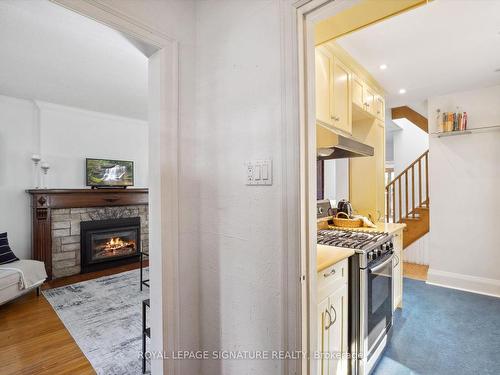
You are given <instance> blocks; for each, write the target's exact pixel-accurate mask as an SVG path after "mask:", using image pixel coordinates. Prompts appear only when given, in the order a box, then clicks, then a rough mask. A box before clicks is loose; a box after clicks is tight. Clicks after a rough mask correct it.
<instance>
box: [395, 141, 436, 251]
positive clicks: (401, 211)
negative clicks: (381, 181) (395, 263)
mask: <svg viewBox="0 0 500 375" xmlns="http://www.w3.org/2000/svg"><path fill="white" fill-rule="evenodd" d="M428 171H429V150H427V151H426V152H424V153H423V154H422V155H421V156H420V157H418V158H417V159H416V160H415V161H414V162H413V163H411V164H410V165H409V166H408V168H406V169H405V170H404V171H403V172H401V173H400V174H399V175H398V176H396V177H395V178H394V179H393V180H392V181H390V182H389V183H388V184H387V186H386V187H385V196H386V218H387V221H388V222H392V223H405V224H406V229H405V230H404V236H403V248H406V247H408V246H409V245H411V244H412V243H413V242H415V241H416V240H418V239H419V238H421V237H422V236H423V235H424V234H426V233H428V232H429V172H428Z"/></svg>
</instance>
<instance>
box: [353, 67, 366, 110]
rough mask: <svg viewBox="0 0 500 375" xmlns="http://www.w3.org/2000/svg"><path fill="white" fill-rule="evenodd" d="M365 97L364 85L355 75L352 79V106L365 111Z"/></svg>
mask: <svg viewBox="0 0 500 375" xmlns="http://www.w3.org/2000/svg"><path fill="white" fill-rule="evenodd" d="M364 98H365V96H364V83H363V81H362V80H361V79H360V78H359V77H358V76H355V75H353V77H352V104H353V105H354V106H356V107H357V108H359V109H360V110H363V109H364V107H365V104H364V103H365V99H364Z"/></svg>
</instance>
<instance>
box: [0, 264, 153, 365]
mask: <svg viewBox="0 0 500 375" xmlns="http://www.w3.org/2000/svg"><path fill="white" fill-rule="evenodd" d="M145 266H147V263H145ZM136 268H139V263H133V264H129V265H126V266H121V267H116V268H112V269H108V270H104V271H99V272H92V273H87V274H82V275H75V276H69V277H65V278H61V279H57V280H53V281H49V282H47V283H45V284H44V285H43V287H42V289H50V288H56V287H60V286H64V285H69V284H74V283H77V282H80V281H84V280H90V279H95V278H98V277H101V276H107V275H113V274H116V273H120V272H125V271H129V270H132V269H136ZM0 373H1V374H9V375H35V374H36V375H45V374H47V375H56V374H57V375H64V374H68V375H74V374H78V375H80V374H81V375H86V374H95V371H94V369H93V368H92V366H91V365H90V363H89V361H88V360H87V358H86V357H85V356H84V355H83V353H82V351H81V350H80V348H79V347H78V345H76V342H75V341H74V340H73V337H71V335H70V334H69V332H68V330H67V329H66V327H64V324H63V323H62V322H61V320H60V319H59V317H58V316H57V314H56V313H55V311H54V310H53V309H52V307H51V306H50V304H49V302H47V300H46V299H45V297H44V296H43V295H42V294H40V296H39V297H37V295H36V292H35V291H33V292H30V293H28V294H26V295H24V296H22V297H20V298H18V299H16V300H14V301H11V302H9V303H7V304H5V305H3V306H0Z"/></svg>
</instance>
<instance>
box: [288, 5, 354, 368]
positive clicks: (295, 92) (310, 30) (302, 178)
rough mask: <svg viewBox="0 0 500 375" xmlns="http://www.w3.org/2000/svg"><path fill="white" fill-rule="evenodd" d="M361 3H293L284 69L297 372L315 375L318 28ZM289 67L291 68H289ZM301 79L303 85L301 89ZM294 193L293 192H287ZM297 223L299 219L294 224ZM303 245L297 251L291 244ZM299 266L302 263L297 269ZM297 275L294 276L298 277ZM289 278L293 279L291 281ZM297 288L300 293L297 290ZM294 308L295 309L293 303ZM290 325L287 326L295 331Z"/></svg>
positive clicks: (291, 288) (289, 240)
mask: <svg viewBox="0 0 500 375" xmlns="http://www.w3.org/2000/svg"><path fill="white" fill-rule="evenodd" d="M356 2H358V0H355V1H352V0H300V1H297V2H296V3H294V5H293V7H294V8H295V9H294V18H295V22H296V27H295V28H294V33H289V35H290V37H291V38H292V39H293V40H292V41H291V42H289V44H290V45H291V46H292V47H290V50H292V51H293V53H294V56H293V59H289V60H287V61H286V62H285V66H288V69H291V70H292V71H294V72H295V80H290V79H286V80H285V84H286V86H287V90H289V92H291V93H292V95H291V96H292V99H291V101H292V103H294V104H295V106H296V107H295V108H298V113H297V114H296V117H295V119H296V121H293V122H292V123H291V124H292V125H291V126H290V128H292V127H295V128H296V132H297V137H296V138H289V139H287V143H286V150H287V155H288V157H289V159H285V160H288V162H290V160H294V159H293V158H291V159H290V156H289V155H295V156H296V155H299V160H298V163H290V164H291V165H292V166H295V165H296V164H298V166H299V168H298V170H297V168H295V169H293V168H290V167H288V169H289V173H288V174H287V175H286V177H287V178H286V179H285V181H286V183H287V185H288V186H297V182H299V185H298V186H299V190H298V192H297V194H296V195H293V196H291V197H289V198H288V199H289V200H291V201H290V203H289V207H297V202H298V204H299V206H298V207H299V210H298V213H295V212H294V213H293V214H296V215H298V217H297V218H295V216H292V215H290V212H285V213H284V214H285V215H286V219H285V220H284V221H285V222H288V223H289V224H288V225H290V227H291V228H295V227H294V226H293V225H292V224H293V221H295V223H298V227H299V230H297V231H295V232H293V233H290V234H289V238H288V252H289V254H300V258H298V260H297V258H296V257H290V255H289V258H290V259H289V263H291V264H292V265H291V266H289V268H290V269H298V270H299V272H298V275H299V277H300V280H301V285H300V286H298V285H297V286H295V284H289V288H288V294H289V295H293V294H295V295H300V297H299V301H300V303H298V305H300V309H299V311H298V314H297V325H298V326H299V329H298V332H299V335H298V339H297V347H300V348H301V350H302V351H303V352H307V354H308V355H307V356H305V357H303V359H302V363H301V368H300V369H298V370H297V374H299V373H302V374H316V373H317V362H318V361H315V360H311V359H313V356H314V354H315V352H316V351H317V350H318V348H317V343H318V340H317V326H318V325H317V293H316V292H315V291H316V290H317V287H316V274H317V272H316V231H317V226H316V126H315V125H316V110H315V108H316V106H315V87H314V85H315V82H314V81H315V79H314V74H315V71H314V69H315V64H314V46H315V43H314V26H315V24H316V23H317V22H319V21H321V20H323V19H326V18H329V17H331V16H333V15H334V14H336V13H338V12H340V11H341V10H344V9H346V8H348V7H351V6H352V5H354V4H355V3H356ZM285 68H286V67H285ZM297 79H298V86H297ZM288 194H290V192H289V193H288ZM294 219H295V220H294ZM293 241H295V243H297V244H300V245H299V246H298V248H293V247H292V244H293V243H294V242H293ZM294 263H298V264H297V265H296V267H294V265H295V264H294ZM296 275H297V273H296V274H294V275H293V276H294V277H296ZM289 278H290V277H289ZM294 288H297V289H298V290H295V289H294ZM289 308H291V306H290V304H289ZM290 330H291V326H289V327H288V331H289V332H290Z"/></svg>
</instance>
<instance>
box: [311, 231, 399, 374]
mask: <svg viewBox="0 0 500 375" xmlns="http://www.w3.org/2000/svg"><path fill="white" fill-rule="evenodd" d="M318 244H322V245H329V246H337V247H346V248H350V249H353V250H355V251H356V255H355V256H352V257H351V258H350V259H349V317H350V322H349V332H348V336H349V345H350V352H351V355H352V356H353V357H356V358H357V359H356V358H354V359H351V374H353V375H367V374H370V372H371V371H372V370H373V368H374V367H375V364H376V363H377V361H378V360H379V359H380V357H381V355H382V352H383V350H384V348H385V346H386V344H387V340H388V338H389V334H390V331H391V327H392V300H393V267H394V266H393V262H394V251H393V247H394V246H393V244H392V235H391V234H388V233H384V232H373V231H370V232H368V231H361V230H343V229H342V230H341V229H331V230H329V229H325V230H320V231H318Z"/></svg>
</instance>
